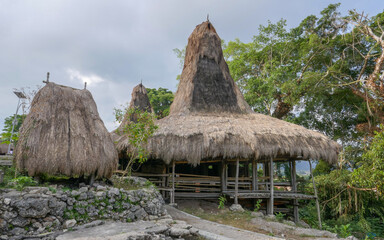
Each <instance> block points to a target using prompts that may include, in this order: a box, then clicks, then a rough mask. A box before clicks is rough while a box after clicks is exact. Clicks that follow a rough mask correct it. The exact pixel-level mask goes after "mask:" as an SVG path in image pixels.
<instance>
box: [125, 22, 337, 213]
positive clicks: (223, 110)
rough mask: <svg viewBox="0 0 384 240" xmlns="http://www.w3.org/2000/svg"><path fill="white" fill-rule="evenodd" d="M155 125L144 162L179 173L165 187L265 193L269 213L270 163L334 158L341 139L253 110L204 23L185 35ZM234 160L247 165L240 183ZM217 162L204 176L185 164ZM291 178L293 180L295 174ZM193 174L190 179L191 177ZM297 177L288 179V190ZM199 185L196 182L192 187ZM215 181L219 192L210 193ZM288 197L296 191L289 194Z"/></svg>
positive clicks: (188, 193) (183, 193) (180, 193)
mask: <svg viewBox="0 0 384 240" xmlns="http://www.w3.org/2000/svg"><path fill="white" fill-rule="evenodd" d="M157 124H158V126H159V129H158V130H157V132H156V133H155V135H154V136H153V137H152V138H151V139H150V140H149V143H148V147H147V149H148V151H149V152H150V156H149V159H152V160H157V159H160V160H162V161H164V162H165V163H166V164H172V165H173V167H172V172H173V173H175V171H176V172H177V173H176V174H177V178H176V179H175V174H172V176H173V178H172V179H173V180H172V183H171V185H170V186H173V189H172V190H173V191H175V185H177V187H176V193H175V195H176V197H187V198H190V197H193V196H198V195H199V196H201V197H208V196H213V197H215V198H217V196H219V195H220V194H222V193H225V194H228V195H230V196H234V198H235V202H237V198H238V197H244V198H247V197H248V198H268V199H269V200H270V201H269V208H268V209H269V212H270V213H271V212H272V211H273V197H274V196H275V197H276V193H273V189H274V187H271V186H274V184H273V177H270V176H273V175H274V173H273V171H274V167H273V162H276V161H289V164H290V165H291V166H292V168H293V169H294V164H295V160H308V159H324V160H326V161H328V162H330V163H335V161H337V156H338V151H339V146H338V144H337V143H336V142H334V141H331V140H330V139H328V138H327V137H326V136H324V135H323V134H321V133H318V132H315V131H311V130H308V129H306V128H304V127H301V126H298V125H295V124H292V123H288V122H285V121H282V120H279V119H276V118H273V117H270V116H266V115H263V114H258V113H255V112H253V111H252V109H251V108H250V106H249V105H248V104H247V102H246V101H245V100H244V97H243V95H242V93H241V92H240V90H239V88H238V87H237V86H236V84H235V82H234V81H233V79H232V77H231V75H230V73H229V69H228V66H227V64H226V62H225V60H224V57H223V52H222V49H221V39H220V38H219V36H218V35H217V33H216V30H215V28H214V27H213V26H212V24H211V23H210V22H209V21H207V22H203V23H202V24H200V25H198V26H197V27H196V28H195V30H194V31H193V32H192V34H191V35H190V37H189V39H188V45H187V49H186V56H185V61H184V68H183V72H182V74H181V78H180V83H179V87H178V90H177V92H176V95H175V99H174V102H173V103H172V105H171V109H170V114H169V116H168V117H165V118H163V119H160V120H159V121H158V122H157ZM127 144H128V142H127V141H120V142H119V143H118V145H117V146H118V149H119V150H122V149H125V148H126V147H127ZM239 161H241V162H243V164H242V165H243V166H244V167H243V173H244V175H243V176H244V178H242V179H240V181H241V182H239ZM214 162H218V164H219V165H218V168H217V171H216V170H215V166H211V165H210V166H209V168H208V169H211V170H215V171H213V173H212V171H211V170H207V171H205V172H206V173H205V174H204V175H205V176H204V177H201V175H202V174H201V172H191V171H187V170H186V167H185V166H183V164H184V165H185V163H189V164H191V165H193V166H196V165H199V164H200V165H201V164H204V163H209V164H210V163H214ZM248 163H252V165H253V167H252V177H251V176H249V175H248V172H249V171H248V170H247V169H248V168H247V167H248ZM258 163H260V164H263V165H264V167H263V170H264V178H263V181H264V182H263V183H262V184H263V185H264V188H263V190H262V191H261V190H260V189H261V183H260V181H259V180H260V179H259V180H258V179H257V174H256V171H257V164H258ZM220 164H221V167H220ZM175 165H176V170H175ZM228 165H232V170H233V171H232V172H231V171H229V173H228ZM190 168H191V167H190ZM169 171H170V170H169ZM182 171H187V173H189V174H186V175H184V177H185V178H184V179H181V177H182V176H183V172H182ZM210 172H211V173H210ZM184 173H185V172H184ZM231 175H232V176H231ZM199 176H200V177H199ZM292 176H293V177H292V178H295V176H296V174H295V173H294V174H293V175H292ZM215 177H216V178H215ZM231 177H232V178H231ZM248 177H249V181H248ZM191 178H194V179H192V181H191ZM207 179H209V181H208V180H207ZM178 180H180V181H178ZM231 180H232V182H231ZM174 181H176V183H175V182H174ZM188 181H189V182H190V184H189V185H188V186H187V184H186V182H188ZM207 181H208V182H207ZM294 181H295V180H293V181H292V183H290V184H291V185H292V188H293V190H295V186H296V183H295V182H294ZM196 183H199V184H198V187H197V186H196V185H194V186H193V184H196ZM239 184H241V186H240V187H241V188H242V189H240V187H239ZM183 185H184V186H185V188H184V189H183V190H182V189H181V186H183ZM212 186H214V187H216V190H212ZM208 188H210V190H207V189H208ZM239 189H240V190H242V191H243V193H244V194H243V195H242V194H241V193H239ZM204 191H205V193H204ZM263 191H264V192H263ZM213 193H214V194H213ZM294 193H296V192H294ZM246 194H248V195H246ZM290 194H291V195H292V196H293V192H291V193H290ZM295 196H298V195H297V194H296V195H295ZM300 197H303V198H304V196H300Z"/></svg>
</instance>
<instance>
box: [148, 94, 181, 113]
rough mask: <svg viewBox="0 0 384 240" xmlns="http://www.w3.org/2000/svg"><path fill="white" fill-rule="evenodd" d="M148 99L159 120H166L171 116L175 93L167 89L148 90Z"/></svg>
mask: <svg viewBox="0 0 384 240" xmlns="http://www.w3.org/2000/svg"><path fill="white" fill-rule="evenodd" d="M147 92H148V98H149V101H150V103H151V106H152V108H153V111H154V112H155V114H156V115H157V118H159V119H160V118H164V117H166V116H168V114H169V108H170V106H171V104H172V102H173V97H174V96H173V93H172V92H171V91H170V90H168V89H166V88H158V89H156V88H147Z"/></svg>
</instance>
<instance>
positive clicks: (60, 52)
mask: <svg viewBox="0 0 384 240" xmlns="http://www.w3.org/2000/svg"><path fill="white" fill-rule="evenodd" d="M335 2H341V8H340V10H341V12H342V13H346V12H347V10H348V9H357V10H358V11H359V12H362V11H364V12H365V13H368V14H369V16H373V15H375V14H377V13H379V12H381V11H383V8H384V6H383V4H382V0H365V1H362V0H348V1H347V0H345V1H328V0H237V1H235V0H232V1H230V0H194V1H186V0H152V1H150V0H142V1H139V0H137V1H128V0H124V1H123V0H121V1H119V0H114V1H111V0H25V1H21V0H0V49H1V52H0V83H1V84H0V96H1V100H0V130H1V129H2V128H3V122H4V118H5V117H7V116H10V115H12V114H14V112H15V110H16V105H17V97H16V96H15V95H14V94H13V93H12V90H13V89H14V88H21V87H30V88H32V89H34V88H36V85H43V83H42V80H44V79H45V78H46V72H48V71H49V72H50V73H51V78H50V80H51V81H53V82H56V83H59V84H63V85H69V86H71V87H75V88H83V85H84V81H86V82H88V87H87V88H88V89H89V90H90V91H91V93H92V94H93V97H94V99H95V101H96V103H97V105H98V110H99V113H100V116H101V118H102V119H103V121H104V123H105V125H106V127H107V128H108V129H109V130H112V129H114V128H115V126H116V125H115V123H114V116H113V108H114V107H118V106H119V105H121V104H124V103H126V102H129V100H130V97H131V90H132V88H133V87H134V86H135V85H137V84H138V83H139V82H140V81H141V80H142V81H143V84H144V85H145V86H146V87H150V88H158V87H164V88H168V89H170V90H172V91H176V84H177V81H176V76H177V75H178V74H180V72H181V69H180V66H179V60H178V59H177V57H176V55H175V54H174V53H173V51H172V49H174V48H183V47H184V46H185V45H186V44H187V39H188V36H189V34H190V33H191V32H192V31H193V29H194V27H195V26H196V25H197V24H199V23H201V22H202V21H204V20H205V19H206V16H207V14H209V18H210V21H211V22H212V23H213V25H214V26H215V28H216V30H217V32H218V33H219V35H220V37H221V38H222V39H224V40H225V41H230V40H234V39H235V38H239V39H240V40H241V41H243V42H248V41H250V40H251V39H252V36H253V35H255V34H256V33H257V29H258V26H259V25H260V24H262V25H264V24H266V23H267V21H268V20H271V21H272V22H276V21H278V20H279V19H281V18H284V19H286V20H287V23H288V26H290V27H295V26H297V24H299V23H300V21H301V20H302V19H304V18H305V17H306V16H308V15H310V14H315V15H319V13H320V11H321V10H322V9H324V8H325V7H326V6H327V5H328V4H330V3H335Z"/></svg>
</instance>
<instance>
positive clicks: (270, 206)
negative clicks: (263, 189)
mask: <svg viewBox="0 0 384 240" xmlns="http://www.w3.org/2000/svg"><path fill="white" fill-rule="evenodd" d="M269 191H270V194H271V196H270V197H269V204H268V214H271V215H273V204H274V199H273V158H272V157H271V158H270V159H269Z"/></svg>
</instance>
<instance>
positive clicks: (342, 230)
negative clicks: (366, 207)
mask: <svg viewBox="0 0 384 240" xmlns="http://www.w3.org/2000/svg"><path fill="white" fill-rule="evenodd" d="M350 225H351V224H346V225H340V226H335V230H336V232H337V233H338V235H339V237H342V238H346V237H348V236H351V235H352V234H351V231H350V228H349V227H350Z"/></svg>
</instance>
